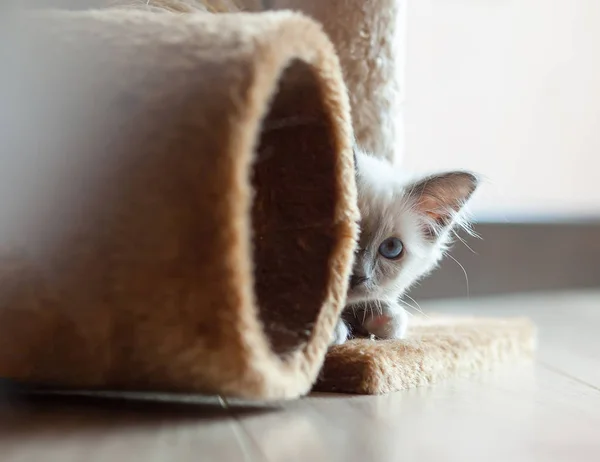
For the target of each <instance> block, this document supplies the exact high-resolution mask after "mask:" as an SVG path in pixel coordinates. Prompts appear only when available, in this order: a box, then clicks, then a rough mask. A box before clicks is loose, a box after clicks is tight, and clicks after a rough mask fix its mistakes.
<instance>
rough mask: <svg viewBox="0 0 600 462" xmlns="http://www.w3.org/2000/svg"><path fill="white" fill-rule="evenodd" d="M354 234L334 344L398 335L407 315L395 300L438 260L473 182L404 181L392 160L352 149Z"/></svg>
mask: <svg viewBox="0 0 600 462" xmlns="http://www.w3.org/2000/svg"><path fill="white" fill-rule="evenodd" d="M355 158H356V170H357V175H356V180H357V187H358V207H359V210H360V214H361V221H360V228H361V234H360V239H359V243H358V250H357V253H356V258H355V262H354V267H353V270H352V277H351V278H350V286H349V289H348V298H347V305H346V307H345V309H344V312H343V314H342V319H340V322H339V323H338V325H337V327H336V331H335V333H334V339H333V343H336V344H339V343H343V342H345V341H346V339H347V338H348V337H349V335H350V334H351V333H353V334H355V335H374V336H376V337H378V338H382V339H400V338H403V337H404V336H405V334H406V328H407V318H408V317H407V313H406V311H405V310H404V309H403V308H402V306H400V304H399V302H398V300H399V299H400V298H401V297H402V295H403V294H404V293H405V292H406V290H407V289H408V288H409V287H410V286H411V285H413V284H414V283H415V282H416V281H418V280H419V279H420V278H422V277H423V276H425V275H427V274H428V273H429V272H431V271H432V270H433V269H434V268H435V267H436V266H437V264H438V263H439V261H440V260H441V258H442V257H443V255H444V252H445V251H446V250H447V248H448V246H449V244H450V243H451V241H452V236H453V231H454V229H455V228H456V227H462V228H464V229H467V230H469V227H468V222H467V221H466V218H465V213H464V205H465V204H466V202H467V201H468V200H469V198H470V197H471V195H472V194H473V192H474V191H475V189H476V188H477V185H478V179H477V177H475V176H474V175H473V174H471V173H467V172H447V173H441V174H436V175H432V176H428V177H425V178H422V179H420V180H417V181H405V180H403V179H402V178H401V177H400V175H399V173H398V172H397V171H396V170H395V169H394V168H393V167H392V165H391V164H390V163H389V162H387V161H385V160H381V159H377V158H375V157H372V156H369V155H367V154H365V153H363V152H361V151H359V150H356V153H355Z"/></svg>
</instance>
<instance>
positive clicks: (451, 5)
mask: <svg viewBox="0 0 600 462" xmlns="http://www.w3.org/2000/svg"><path fill="white" fill-rule="evenodd" d="M407 16H408V18H407V24H408V51H407V75H406V124H407V125H406V137H407V139H406V154H405V157H404V164H405V166H406V167H407V168H408V169H410V170H416V171H422V170H432V169H433V170H440V169H446V168H456V167H459V168H466V169H470V170H474V171H478V172H481V173H483V174H484V175H486V176H487V181H488V184H486V185H485V186H484V188H483V189H482V190H481V194H480V195H479V197H478V198H477V199H476V201H475V202H474V204H473V206H474V209H475V211H476V212H478V213H477V214H478V216H480V218H483V217H482V215H489V214H492V215H496V216H498V215H499V218H502V217H504V216H509V217H510V216H511V215H513V214H521V213H525V214H529V213H535V214H537V215H539V214H554V213H559V214H564V213H569V214H573V213H574V214H580V213H584V214H598V215H600V0H408V11H407Z"/></svg>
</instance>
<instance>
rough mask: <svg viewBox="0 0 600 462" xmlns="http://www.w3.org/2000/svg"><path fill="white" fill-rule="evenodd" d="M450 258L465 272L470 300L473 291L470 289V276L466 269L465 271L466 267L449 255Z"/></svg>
mask: <svg viewBox="0 0 600 462" xmlns="http://www.w3.org/2000/svg"><path fill="white" fill-rule="evenodd" d="M448 257H450V258H451V259H452V260H454V262H455V263H456V264H457V265H458V266H460V269H462V271H463V273H464V275H465V283H466V285H467V298H470V297H471V290H470V288H469V275H468V274H467V270H466V269H465V267H464V266H463V265H461V263H460V262H459V261H458V260H457V259H456V258H454V257H453V256H452V255H450V254H448Z"/></svg>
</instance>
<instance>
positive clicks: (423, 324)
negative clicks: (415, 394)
mask: <svg viewBox="0 0 600 462" xmlns="http://www.w3.org/2000/svg"><path fill="white" fill-rule="evenodd" d="M411 321H412V322H411V326H410V331H409V337H408V338H407V339H406V340H381V341H373V340H366V339H357V340H351V341H349V342H347V343H345V344H343V345H338V346H335V347H333V348H331V350H330V351H329V353H328V355H327V359H326V360H325V365H324V366H323V371H322V372H321V374H320V375H319V381H318V382H317V384H316V386H315V390H318V391H335V392H344V393H360V394H375V395H378V394H383V393H390V392H393V391H398V390H403V389H406V388H414V387H418V386H421V385H427V384H431V383H435V382H437V381H439V380H443V379H447V378H449V377H455V376H461V375H469V374H472V373H474V372H478V371H481V370H486V369H489V368H491V367H492V366H495V365H497V364H498V363H502V362H507V361H508V362H510V361H516V362H518V361H523V360H525V361H526V360H528V359H530V358H531V357H532V355H533V353H534V350H535V343H536V342H535V339H536V335H535V334H536V330H535V327H534V326H533V324H532V323H531V321H530V320H528V319H522V318H514V319H510V318H508V319H493V318H490V319H486V318H460V317H456V318H448V317H439V316H432V317H431V318H430V319H423V318H420V319H419V318H413V319H412V320H411Z"/></svg>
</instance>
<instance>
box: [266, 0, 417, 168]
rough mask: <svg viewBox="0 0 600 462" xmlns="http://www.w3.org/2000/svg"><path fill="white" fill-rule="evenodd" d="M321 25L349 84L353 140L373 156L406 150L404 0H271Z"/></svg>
mask: <svg viewBox="0 0 600 462" xmlns="http://www.w3.org/2000/svg"><path fill="white" fill-rule="evenodd" d="M267 3H268V4H270V5H271V7H272V8H275V9H292V10H298V11H301V12H303V13H306V14H308V15H309V16H311V17H313V18H315V19H316V20H318V21H319V22H321V23H322V24H323V27H324V28H325V31H326V32H327V34H328V35H329V37H330V38H331V40H332V41H333V43H334V45H335V47H336V49H337V52H338V55H339V57H340V62H341V64H342V69H343V71H344V78H345V80H346V85H347V86H348V92H349V95H350V103H351V106H352V119H353V126H354V132H355V136H356V140H357V141H358V143H359V144H360V145H361V146H362V147H363V148H365V149H366V150H368V151H370V152H371V153H373V154H374V155H377V156H381V157H385V158H387V159H390V160H394V161H400V160H401V156H402V152H403V149H404V145H403V142H404V124H403V91H404V88H403V84H404V55H405V46H406V40H405V29H406V27H405V23H404V20H405V17H404V14H405V13H404V9H405V3H406V2H405V0H369V1H364V0H344V1H326V0H325V1H324V0H270V1H269V2H267Z"/></svg>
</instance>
